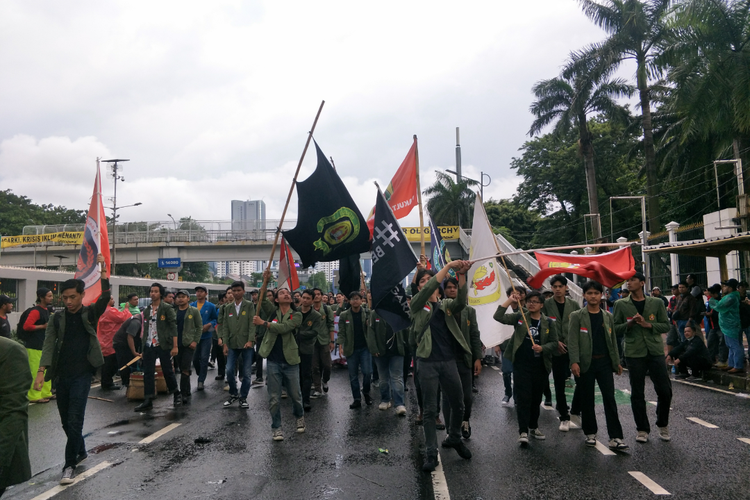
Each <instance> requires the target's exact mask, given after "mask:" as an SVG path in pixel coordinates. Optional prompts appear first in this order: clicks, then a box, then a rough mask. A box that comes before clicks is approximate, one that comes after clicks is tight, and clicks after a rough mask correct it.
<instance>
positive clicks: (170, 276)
mask: <svg viewBox="0 0 750 500" xmlns="http://www.w3.org/2000/svg"><path fill="white" fill-rule="evenodd" d="M175 278H177V273H167V281H174V280H175Z"/></svg>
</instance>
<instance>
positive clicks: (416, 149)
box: [414, 134, 427, 264]
mask: <svg viewBox="0 0 750 500" xmlns="http://www.w3.org/2000/svg"><path fill="white" fill-rule="evenodd" d="M414 146H415V147H414V159H415V162H416V170H417V202H418V204H419V234H420V241H421V243H422V245H421V253H420V255H419V260H420V261H421V260H422V256H423V255H424V256H426V255H427V254H426V253H425V250H424V214H423V212H422V186H421V184H420V182H419V146H418V144H417V134H414ZM425 258H426V257H425ZM423 264H424V263H423Z"/></svg>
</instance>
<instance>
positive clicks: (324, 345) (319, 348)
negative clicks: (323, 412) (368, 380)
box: [310, 288, 336, 398]
mask: <svg viewBox="0 0 750 500" xmlns="http://www.w3.org/2000/svg"><path fill="white" fill-rule="evenodd" d="M312 290H313V293H314V294H315V295H314V298H313V309H314V310H315V311H317V313H318V314H320V315H321V316H322V317H323V322H322V323H318V337H317V339H316V341H315V345H314V346H313V358H312V377H313V379H312V383H313V393H312V395H311V396H310V397H311V398H320V397H323V396H325V395H326V394H327V393H328V381H329V380H331V352H332V351H333V349H334V347H335V344H336V343H335V341H334V335H335V332H334V329H333V326H334V319H335V314H334V312H333V309H331V307H330V306H328V305H327V304H325V299H327V298H328V295H326V294H324V293H323V291H322V290H321V289H320V288H313V289H312Z"/></svg>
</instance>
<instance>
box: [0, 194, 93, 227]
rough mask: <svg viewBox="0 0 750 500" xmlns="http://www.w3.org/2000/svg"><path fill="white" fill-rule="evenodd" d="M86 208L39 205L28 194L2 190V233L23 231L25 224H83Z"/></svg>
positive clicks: (0, 224)
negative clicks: (76, 208) (21, 194)
mask: <svg viewBox="0 0 750 500" xmlns="http://www.w3.org/2000/svg"><path fill="white" fill-rule="evenodd" d="M84 222H86V211H85V210H71V209H68V208H65V207H63V206H53V205H51V204H49V205H37V204H35V203H33V202H32V201H31V199H29V198H27V197H26V196H19V195H16V194H13V192H12V191H11V190H10V189H6V190H4V191H0V235H6V236H14V235H19V234H22V233H23V228H24V226H43V225H57V224H83V223H84Z"/></svg>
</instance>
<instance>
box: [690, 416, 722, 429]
mask: <svg viewBox="0 0 750 500" xmlns="http://www.w3.org/2000/svg"><path fill="white" fill-rule="evenodd" d="M687 419H688V420H690V421H691V422H695V423H696V424H700V425H702V426H703V427H708V428H709V429H718V428H719V426H718V425H714V424H711V423H708V422H706V421H705V420H701V419H700V418H695V417H688V418H687Z"/></svg>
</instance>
